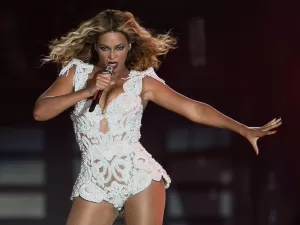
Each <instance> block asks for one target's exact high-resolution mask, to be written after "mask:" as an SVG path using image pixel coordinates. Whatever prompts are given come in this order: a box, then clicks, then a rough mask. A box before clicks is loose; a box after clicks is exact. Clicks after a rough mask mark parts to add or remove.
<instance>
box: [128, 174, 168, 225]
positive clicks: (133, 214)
mask: <svg viewBox="0 0 300 225" xmlns="http://www.w3.org/2000/svg"><path fill="white" fill-rule="evenodd" d="M165 202H166V193H165V187H164V183H163V180H161V181H160V182H157V181H153V182H152V184H151V185H150V186H149V187H148V188H147V189H145V190H144V191H142V192H140V193H138V194H136V195H133V196H131V197H129V198H128V199H127V201H126V203H125V206H124V218H125V224H126V225H162V223H163V216H164V211H165Z"/></svg>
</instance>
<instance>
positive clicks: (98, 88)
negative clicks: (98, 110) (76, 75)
mask: <svg viewBox="0 0 300 225" xmlns="http://www.w3.org/2000/svg"><path fill="white" fill-rule="evenodd" d="M112 70H113V68H112V67H111V66H107V67H106V69H105V70H102V71H98V72H96V74H95V75H94V77H93V79H92V81H91V82H90V83H89V84H88V87H87V88H88V89H89V91H90V93H91V95H94V96H93V100H92V104H91V106H90V108H89V112H93V111H94V109H95V106H96V105H97V104H99V100H100V97H101V94H102V92H103V90H104V89H105V88H107V87H108V86H109V85H111V84H113V83H114V82H111V75H112Z"/></svg>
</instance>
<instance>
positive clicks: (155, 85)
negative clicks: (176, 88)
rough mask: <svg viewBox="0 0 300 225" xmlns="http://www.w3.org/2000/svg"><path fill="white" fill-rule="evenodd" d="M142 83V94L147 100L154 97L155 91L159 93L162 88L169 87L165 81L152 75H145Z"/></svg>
mask: <svg viewBox="0 0 300 225" xmlns="http://www.w3.org/2000/svg"><path fill="white" fill-rule="evenodd" d="M142 85H143V88H142V96H143V98H144V99H145V100H150V99H152V98H153V96H152V95H153V93H154V92H156V93H157V92H159V91H160V90H162V89H165V88H168V86H167V85H166V84H165V83H164V82H162V81H161V80H158V79H156V78H154V77H151V76H145V77H144V78H143V81H142Z"/></svg>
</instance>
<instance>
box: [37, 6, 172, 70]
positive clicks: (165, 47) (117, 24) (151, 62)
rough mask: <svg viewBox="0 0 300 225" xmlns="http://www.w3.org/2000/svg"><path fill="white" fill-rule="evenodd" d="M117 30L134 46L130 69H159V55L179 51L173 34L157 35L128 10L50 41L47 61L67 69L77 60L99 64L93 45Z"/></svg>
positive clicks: (109, 12)
mask: <svg viewBox="0 0 300 225" xmlns="http://www.w3.org/2000/svg"><path fill="white" fill-rule="evenodd" d="M110 31H114V32H121V33H123V34H124V35H125V36H126V38H127V40H128V41H129V43H131V44H132V47H131V49H130V51H129V52H128V55H127V59H126V62H125V63H126V67H127V68H128V69H133V70H145V69H147V68H148V67H153V68H158V67H159V65H160V63H161V62H160V60H159V59H158V56H160V55H166V54H167V53H168V52H169V50H170V49H174V48H176V46H175V45H176V42H177V39H176V38H175V37H173V36H172V35H171V34H170V32H167V33H165V34H155V32H153V31H152V30H150V29H146V28H144V27H142V26H141V25H140V24H139V23H138V21H137V19H136V18H134V16H133V14H132V13H130V12H127V11H119V10H105V11H103V12H100V13H99V14H97V15H96V16H95V17H93V18H91V19H90V20H88V21H85V22H83V23H81V24H80V25H79V27H78V28H77V29H75V30H73V31H70V32H69V33H67V34H66V36H62V37H60V38H57V39H54V40H52V41H51V42H50V45H49V48H50V53H49V55H48V56H46V57H45V58H43V62H50V61H52V62H55V63H58V64H61V65H62V66H64V65H65V64H67V63H68V62H69V61H70V60H72V59H73V58H77V59H80V60H82V61H84V62H87V63H91V64H95V63H97V62H98V60H99V58H98V55H97V53H96V51H95V50H94V48H93V45H94V44H95V43H96V41H97V39H98V37H99V36H100V35H102V34H104V33H107V32H110Z"/></svg>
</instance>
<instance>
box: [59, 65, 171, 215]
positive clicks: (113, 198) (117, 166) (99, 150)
mask: <svg viewBox="0 0 300 225" xmlns="http://www.w3.org/2000/svg"><path fill="white" fill-rule="evenodd" d="M73 66H76V70H75V75H74V84H73V85H74V91H78V90H80V89H82V88H84V87H85V86H86V84H87V80H88V75H89V74H90V73H91V72H92V71H93V67H94V66H93V65H91V64H87V63H84V62H83V61H81V60H78V59H73V60H72V61H70V62H69V63H68V64H67V65H66V66H65V67H64V68H63V69H62V70H61V72H60V75H68V71H69V69H70V68H71V67H73ZM145 76H151V77H153V78H155V79H157V80H159V81H161V82H163V83H164V81H163V80H162V79H160V78H159V77H158V76H157V75H156V73H155V72H154V70H153V68H151V67H150V68H149V69H147V70H145V71H135V70H131V71H130V73H129V76H128V79H127V80H126V81H125V83H124V84H123V92H122V93H121V94H119V95H118V96H117V97H115V98H114V99H113V100H112V101H110V102H109V103H108V105H107V106H106V109H105V113H103V112H102V109H101V108H100V106H99V105H98V106H96V107H95V110H94V111H93V112H89V111H88V110H89V106H90V104H91V100H87V99H84V100H81V101H79V102H78V103H77V104H76V105H75V106H74V110H73V112H72V113H71V119H72V121H73V126H74V131H75V136H76V141H77V143H78V145H79V148H80V151H81V157H82V158H81V168H80V173H79V176H78V178H77V180H76V182H75V184H74V187H73V192H72V195H71V200H72V199H74V198H75V197H78V196H80V197H82V198H83V199H86V200H88V201H92V202H101V201H107V202H110V203H111V204H113V205H114V207H116V208H117V209H118V210H121V209H122V208H123V205H124V203H125V201H126V199H127V198H128V197H129V196H130V195H134V194H137V193H138V192H140V191H142V190H144V189H145V188H147V187H148V186H149V185H150V184H151V182H152V180H155V181H159V180H161V179H162V178H163V179H164V182H165V188H168V187H169V185H170V182H171V180H170V177H169V176H168V174H167V173H166V171H165V170H164V169H163V168H162V166H161V165H160V164H159V163H158V162H156V161H155V160H154V159H153V158H152V156H151V154H149V153H148V152H147V151H146V150H145V149H144V147H143V146H142V145H141V143H140V142H139V139H140V127H141V120H142V114H143V105H142V101H141V97H140V93H141V91H142V79H143V78H144V77H145ZM103 119H105V121H106V124H107V128H108V129H107V132H102V131H101V129H100V126H101V125H100V124H102V123H101V121H102V120H103Z"/></svg>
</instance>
